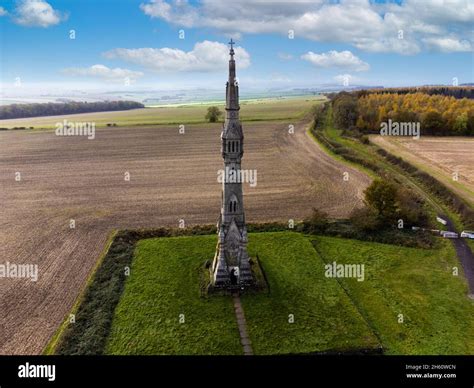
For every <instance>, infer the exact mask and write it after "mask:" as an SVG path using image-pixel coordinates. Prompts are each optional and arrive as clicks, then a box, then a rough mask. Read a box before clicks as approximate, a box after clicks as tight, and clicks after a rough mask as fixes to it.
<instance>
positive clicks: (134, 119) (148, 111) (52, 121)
mask: <svg viewBox="0 0 474 388" xmlns="http://www.w3.org/2000/svg"><path fill="white" fill-rule="evenodd" d="M324 100H325V98H324V97H321V96H307V97H295V98H282V99H261V100H249V101H241V103H240V106H241V121H268V120H298V119H301V118H302V117H303V116H304V115H305V114H306V113H307V112H308V111H309V110H310V109H311V107H312V106H314V104H315V103H317V102H321V101H324ZM209 106H218V107H219V108H220V109H221V111H224V105H223V104H222V103H216V104H204V103H203V104H189V105H180V106H162V107H153V108H143V109H134V110H126V111H116V112H96V113H82V114H75V115H62V116H45V117H31V118H23V119H11V120H0V128H14V127H27V128H29V127H34V129H38V128H48V129H50V128H55V125H56V123H57V122H61V121H63V120H64V119H66V120H68V121H71V122H93V123H95V125H96V127H106V126H107V124H113V123H115V124H116V125H117V126H136V125H162V124H168V125H169V124H176V125H179V124H198V123H204V122H206V120H205V116H206V113H207V108H208V107H209ZM221 120H223V118H222V117H221Z"/></svg>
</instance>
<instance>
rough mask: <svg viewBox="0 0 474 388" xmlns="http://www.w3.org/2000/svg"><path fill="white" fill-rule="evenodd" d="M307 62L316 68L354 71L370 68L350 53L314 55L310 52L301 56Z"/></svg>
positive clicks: (332, 51) (337, 52) (333, 52)
mask: <svg viewBox="0 0 474 388" xmlns="http://www.w3.org/2000/svg"><path fill="white" fill-rule="evenodd" d="M301 59H304V60H306V61H308V62H311V63H312V64H313V65H314V66H317V67H326V68H329V67H337V68H346V69H351V70H354V71H367V70H369V69H370V66H369V64H368V63H367V62H364V61H362V60H361V59H360V58H358V57H356V56H355V55H354V54H352V53H351V52H350V51H347V50H345V51H334V50H331V51H328V52H327V53H322V54H316V53H313V52H312V51H309V52H307V53H306V54H303V55H302V56H301Z"/></svg>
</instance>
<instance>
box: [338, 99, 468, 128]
mask: <svg viewBox="0 0 474 388" xmlns="http://www.w3.org/2000/svg"><path fill="white" fill-rule="evenodd" d="M333 118H334V124H335V125H336V126H337V127H339V128H343V129H356V130H359V131H360V132H363V133H378V132H379V131H380V125H381V123H384V122H387V121H388V120H389V119H390V120H392V122H398V123H407V122H410V123H419V124H420V127H421V133H422V134H426V135H462V136H474V100H470V99H467V98H462V99H456V98H454V97H448V96H442V95H429V94H426V93H420V92H417V93H408V94H397V93H385V94H382V93H367V94H358V93H347V92H342V93H339V94H338V95H337V96H336V97H335V98H334V99H333Z"/></svg>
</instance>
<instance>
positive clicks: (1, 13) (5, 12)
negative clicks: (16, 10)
mask: <svg viewBox="0 0 474 388" xmlns="http://www.w3.org/2000/svg"><path fill="white" fill-rule="evenodd" d="M7 13H8V12H7V10H6V9H5V8H3V7H0V16H5V15H6V14H7Z"/></svg>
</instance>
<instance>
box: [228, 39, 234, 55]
mask: <svg viewBox="0 0 474 388" xmlns="http://www.w3.org/2000/svg"><path fill="white" fill-rule="evenodd" d="M234 44H235V42H234V41H233V40H232V38H230V42H229V45H230V55H231V56H233V55H234Z"/></svg>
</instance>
